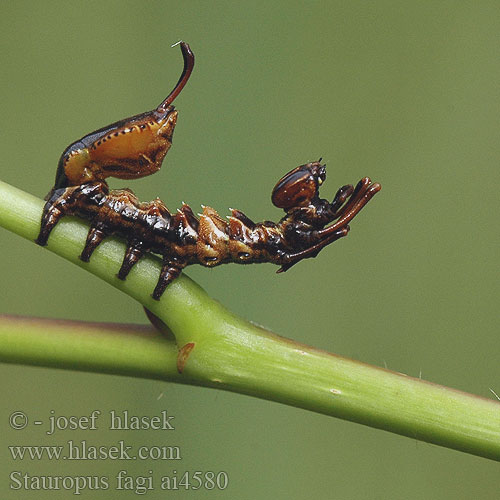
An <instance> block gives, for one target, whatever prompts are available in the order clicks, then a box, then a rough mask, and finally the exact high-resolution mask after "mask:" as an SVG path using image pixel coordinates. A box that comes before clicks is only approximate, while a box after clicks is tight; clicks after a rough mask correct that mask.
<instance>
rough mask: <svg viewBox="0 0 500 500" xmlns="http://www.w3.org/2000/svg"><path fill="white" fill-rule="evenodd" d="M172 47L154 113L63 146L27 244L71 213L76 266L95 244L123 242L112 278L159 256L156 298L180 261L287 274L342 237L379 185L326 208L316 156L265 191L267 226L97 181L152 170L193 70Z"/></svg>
mask: <svg viewBox="0 0 500 500" xmlns="http://www.w3.org/2000/svg"><path fill="white" fill-rule="evenodd" d="M180 46H181V51H182V54H183V58H184V69H183V72H182V74H181V77H180V78H179V81H178V82H177V84H176V86H175V87H174V89H173V90H172V92H171V93H170V94H169V96H168V97H167V98H166V99H165V100H164V101H163V102H162V103H161V104H160V105H159V106H158V107H157V108H156V109H155V110H153V111H150V112H147V113H143V114H140V115H136V116H133V117H131V118H127V119H125V120H121V121H119V122H116V123H114V124H112V125H109V126H108V127H105V128H103V129H99V130H97V131H95V132H92V133H90V134H88V135H86V136H85V137H83V138H82V139H80V140H79V141H76V142H75V143H73V144H71V145H70V146H68V147H67V148H66V149H65V150H64V152H63V154H62V156H61V159H60V160H59V164H58V169H57V174H56V180H55V184H54V187H53V188H52V189H51V191H50V192H49V193H48V195H47V196H46V198H45V199H46V203H45V206H44V209H43V214H42V221H41V228H40V233H39V235H38V238H37V240H36V242H37V243H38V244H39V245H42V246H44V245H46V244H47V241H48V238H49V235H50V233H51V231H52V229H53V228H54V227H55V225H56V224H57V222H58V221H59V220H60V218H61V217H63V216H65V215H77V216H79V217H82V218H84V219H87V220H89V221H90V223H91V227H90V230H89V232H88V236H87V241H86V243H85V246H84V248H83V251H82V253H81V255H80V258H81V259H82V260H83V261H85V262H88V261H89V259H90V257H91V255H92V253H93V252H94V250H95V249H96V248H97V247H98V245H99V244H100V243H101V242H102V241H103V239H104V238H106V237H108V236H111V235H118V236H121V237H123V238H125V239H126V241H127V250H126V252H125V256H124V258H123V262H122V264H121V267H120V269H119V271H118V274H117V276H118V278H120V279H122V280H124V279H125V278H126V277H127V275H128V274H129V272H130V271H131V269H132V267H133V266H134V264H136V263H137V262H138V261H139V260H140V259H141V257H142V256H143V255H144V254H145V253H147V252H151V253H154V254H158V255H161V256H162V269H161V272H160V276H159V279H158V283H157V285H156V287H155V289H154V291H153V294H152V296H153V298H154V299H156V300H159V299H160V297H161V296H162V294H163V292H164V291H165V289H166V287H167V286H168V285H169V284H170V283H171V282H172V281H173V280H175V279H176V278H177V277H178V276H179V275H180V273H181V271H182V270H183V269H184V268H185V267H186V266H188V265H190V264H201V265H203V266H206V267H215V266H218V265H220V264H225V263H229V262H235V263H238V264H251V263H262V262H271V263H274V264H277V265H279V266H280V268H279V269H278V272H284V271H287V270H288V269H290V268H291V267H292V266H293V265H295V264H296V263H298V262H299V261H301V260H302V259H305V258H311V257H315V256H316V255H318V253H319V252H320V251H321V250H322V249H323V248H324V247H326V246H327V245H329V244H330V243H332V242H334V241H336V240H338V239H339V238H342V237H344V236H346V235H347V234H348V232H349V223H350V222H351V220H352V219H353V218H354V217H355V216H356V215H357V214H358V213H359V212H360V210H361V209H362V208H363V207H364V206H365V205H366V204H367V203H368V201H369V200H370V199H371V198H372V197H373V196H374V195H375V194H376V193H377V192H378V191H379V190H380V189H381V186H380V184H378V183H372V182H371V180H370V179H369V178H368V177H365V178H363V179H361V180H360V181H359V182H358V184H357V185H356V187H353V186H352V185H350V184H349V185H345V186H342V187H341V188H340V189H339V190H338V191H337V193H336V195H335V197H334V198H333V200H332V201H331V202H329V201H328V200H325V199H322V198H320V197H319V187H320V186H321V184H322V183H323V182H324V181H325V179H326V166H325V165H324V164H322V163H321V160H320V161H317V162H311V163H306V164H304V165H301V166H299V167H297V168H294V169H293V170H291V171H290V172H288V173H287V174H286V175H285V176H283V177H282V178H281V179H280V180H279V181H278V182H277V184H276V186H275V187H274V189H273V191H272V196H271V200H272V203H273V204H274V205H275V206H276V207H278V208H281V209H283V210H284V211H285V215H284V217H283V218H282V219H281V220H280V221H279V222H277V223H275V222H271V221H264V222H258V223H255V222H253V221H252V220H251V219H250V218H249V217H247V216H246V215H245V214H244V213H243V212H241V211H239V210H232V211H231V215H230V216H229V217H228V218H227V219H228V220H227V221H226V220H224V219H223V218H222V217H221V216H220V215H219V214H218V213H217V212H216V211H215V210H214V209H212V208H210V207H208V206H203V212H202V214H201V215H200V216H199V218H198V217H196V216H195V214H194V213H193V211H192V210H191V208H190V207H189V205H186V204H183V205H182V207H181V208H180V209H178V210H177V211H176V212H175V213H171V212H169V210H168V209H167V207H166V206H165V204H164V203H163V202H162V201H161V200H160V199H158V198H157V199H155V200H153V201H150V202H146V203H143V202H140V201H139V200H138V199H137V197H136V196H135V195H134V193H133V192H132V191H131V190H129V189H117V190H109V187H108V184H107V183H106V180H105V179H106V178H107V177H117V178H120V179H134V178H138V177H143V176H146V175H150V174H152V173H154V172H155V171H157V170H158V169H159V168H160V167H161V164H162V162H163V158H164V157H165V155H166V153H167V151H168V149H169V148H170V146H171V144H172V134H173V129H174V127H175V124H176V121H177V111H175V109H174V106H173V105H172V102H173V100H174V99H175V98H176V97H177V95H178V94H179V93H180V91H181V90H182V88H183V87H184V86H185V84H186V82H187V80H188V79H189V76H190V74H191V71H192V69H193V66H194V55H193V53H192V51H191V49H190V47H189V45H188V44H187V43H185V42H180Z"/></svg>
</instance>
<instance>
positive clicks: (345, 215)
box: [317, 177, 382, 237]
mask: <svg viewBox="0 0 500 500" xmlns="http://www.w3.org/2000/svg"><path fill="white" fill-rule="evenodd" d="M360 183H362V184H361V188H360V190H359V192H358V193H354V194H353V195H352V197H353V198H354V200H353V201H352V202H351V200H349V202H348V203H347V206H346V207H345V209H344V210H343V211H342V212H341V216H340V219H339V220H338V221H337V222H335V224H332V225H331V226H329V227H327V228H325V229H322V230H320V231H318V232H317V234H318V236H320V237H327V236H329V235H331V234H333V233H335V232H336V231H337V230H338V229H340V228H341V227H343V226H346V225H347V224H348V223H349V222H350V221H351V220H352V219H354V217H356V215H357V214H358V213H359V212H360V211H361V209H362V208H363V207H364V206H365V205H366V204H367V203H368V202H369V201H370V200H371V199H372V198H373V196H374V195H375V194H376V193H378V192H379V191H380V189H381V187H382V186H381V185H380V184H378V183H374V184H371V180H370V179H369V178H368V177H365V178H364V179H362V180H361V181H360Z"/></svg>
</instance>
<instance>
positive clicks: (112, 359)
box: [0, 182, 500, 461]
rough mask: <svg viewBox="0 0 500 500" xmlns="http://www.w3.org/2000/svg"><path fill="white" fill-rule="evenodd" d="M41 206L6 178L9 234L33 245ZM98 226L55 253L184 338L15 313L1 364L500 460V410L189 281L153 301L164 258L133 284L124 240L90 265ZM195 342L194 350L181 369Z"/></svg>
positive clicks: (0, 332) (142, 270)
mask: <svg viewBox="0 0 500 500" xmlns="http://www.w3.org/2000/svg"><path fill="white" fill-rule="evenodd" d="M42 204H43V203H42V201H41V200H38V199H36V198H33V197H32V196H30V195H28V194H27V193H24V192H22V191H19V190H17V189H16V188H13V187H11V186H8V185H6V184H4V183H1V182H0V225H2V226H4V227H6V228H7V229H9V230H11V231H13V232H15V233H17V234H19V235H21V236H23V237H25V238H27V239H29V240H34V239H35V237H36V235H37V232H38V229H39V224H40V222H39V221H40V217H41V208H42ZM87 231H88V225H87V224H86V223H84V222H82V221H80V220H76V219H73V218H69V217H67V218H64V219H63V220H62V221H61V222H60V223H59V224H58V225H57V227H56V228H55V230H54V231H53V234H52V235H51V237H50V239H49V245H48V249H49V250H51V251H53V252H55V253H57V254H59V255H61V256H63V257H65V258H66V259H68V260H70V261H72V262H74V263H75V264H77V265H79V266H81V267H84V268H85V269H87V270H88V271H90V272H92V273H94V274H95V275H97V276H99V277H100V278H102V279H104V280H106V281H107V282H109V283H111V284H112V285H113V286H115V287H117V288H119V289H120V290H122V291H124V292H125V293H127V294H128V295H130V296H132V297H134V298H135V299H136V300H137V301H138V302H140V303H141V304H143V305H144V306H145V307H147V308H148V309H150V310H151V311H152V312H153V313H154V314H155V315H156V316H158V317H159V318H160V319H161V320H162V321H163V322H165V323H166V325H167V326H168V327H169V328H170V330H171V331H172V332H173V334H174V335H175V341H173V340H167V339H166V338H162V337H161V335H160V334H159V333H155V332H154V331H153V330H152V328H150V327H149V328H145V327H139V326H123V325H122V326H120V327H116V326H112V325H95V324H94V325H92V324H86V323H83V324H78V323H74V322H54V321H48V320H44V321H42V320H28V319H17V320H15V319H13V318H12V317H7V318H4V320H3V321H2V322H0V361H4V362H12V363H23V364H32V365H40V366H52V367H54V366H56V367H60V368H72V369H77V370H86V371H92V372H103V373H115V374H123V375H129V376H137V377H145V378H155V379H163V380H173V381H176V382H181V383H188V384H194V385H202V386H210V387H216V388H220V389H225V390H230V391H234V392H239V393H243V394H249V395H252V396H256V397H260V398H264V399H270V400H273V401H279V402H281V403H285V404H289V405H293V406H297V407H301V408H305V409H308V410H311V411H315V412H319V413H324V414H326V415H332V416H335V417H339V418H343V419H346V420H351V421H354V422H358V423H362V424H365V425H369V426H372V427H376V428H380V429H384V430H387V431H390V432H394V433H398V434H402V435H405V436H408V437H411V438H413V439H418V440H422V441H427V442H429V443H434V444H438V445H441V446H446V447H449V448H454V449H457V450H461V451H464V452H468V453H472V454H475V455H480V456H483V457H487V458H491V459H495V460H499V461H500V403H498V402H496V401H493V400H490V399H485V398H481V397H478V396H473V395H470V394H466V393H463V392H460V391H456V390H453V389H449V388H446V387H443V386H439V385H435V384H431V383H429V382H425V381H423V380H420V379H415V378H413V377H408V376H405V375H402V374H399V373H395V372H391V371H389V370H384V369H381V368H377V367H373V366H369V365H366V364H363V363H360V362H357V361H354V360H350V359H346V358H342V357H340V356H336V355H333V354H329V353H326V352H323V351H320V350H317V349H314V348H312V347H308V346H305V345H301V344H298V343H296V342H293V341H291V340H288V339H285V338H283V337H279V336H277V335H275V334H273V333H271V332H269V331H267V330H264V329H262V328H259V327H257V326H255V325H252V324H250V323H248V322H247V321H245V320H243V319H241V318H239V317H237V316H235V315H234V314H232V313H230V312H229V311H227V310H226V309H225V308H224V307H222V306H221V305H220V304H219V303H217V302H216V301H214V300H213V299H211V298H210V297H208V296H207V294H206V293H205V292H204V291H203V290H202V289H201V288H200V287H199V286H198V285H197V284H196V283H194V282H193V281H191V280H190V279H189V278H188V277H186V276H185V275H183V276H181V277H180V278H179V279H178V280H176V281H175V282H174V283H173V284H172V285H170V286H169V287H168V288H167V291H166V292H165V294H164V295H163V297H162V299H161V300H160V301H154V300H153V299H152V298H151V296H150V293H151V291H152V290H153V288H154V285H155V284H156V281H157V278H158V273H159V269H160V264H159V259H158V258H156V257H155V256H147V257H146V258H144V259H143V260H141V261H140V262H139V263H138V264H137V265H136V266H135V268H134V269H133V270H132V272H131V273H130V275H129V277H128V278H127V280H126V281H124V282H122V281H120V280H118V279H117V278H116V276H115V274H116V272H117V270H118V268H119V266H120V264H121V260H122V258H123V254H124V251H125V245H124V244H123V243H122V242H120V241H118V240H116V239H109V240H107V241H105V242H104V243H103V244H102V245H100V246H99V247H98V249H97V250H96V252H95V253H94V255H93V256H92V259H91V262H90V263H89V264H84V263H82V262H81V261H79V259H78V255H79V253H80V251H81V249H82V247H83V244H84V241H85V237H86V233H87ZM40 251H42V249H40ZM186 344H194V348H193V349H192V351H191V353H190V355H189V356H188V357H187V359H186V360H185V363H184V366H183V371H182V373H179V371H178V370H177V366H178V362H179V359H180V356H179V352H184V351H183V349H182V348H183V346H186ZM179 349H180V350H181V351H179ZM181 357H182V356H181Z"/></svg>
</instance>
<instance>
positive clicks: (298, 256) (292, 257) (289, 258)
mask: <svg viewBox="0 0 500 500" xmlns="http://www.w3.org/2000/svg"><path fill="white" fill-rule="evenodd" d="M349 230H350V227H349V226H345V227H343V228H342V229H337V230H336V231H334V232H333V233H332V234H329V235H328V236H327V237H326V238H323V239H322V240H320V241H319V243H316V244H315V245H312V246H310V247H309V248H306V249H305V250H302V251H301V252H296V253H292V254H288V255H286V257H284V258H283V264H282V265H281V267H280V268H279V269H278V270H277V271H276V273H278V274H279V273H284V272H285V271H288V269H290V268H291V267H292V266H293V265H295V264H297V263H298V262H300V261H301V260H302V259H307V258H308V257H316V255H318V253H319V252H320V250H321V249H322V248H324V247H325V246H327V245H329V244H330V243H333V242H334V241H337V240H338V239H340V238H343V237H344V236H347V234H348V233H349Z"/></svg>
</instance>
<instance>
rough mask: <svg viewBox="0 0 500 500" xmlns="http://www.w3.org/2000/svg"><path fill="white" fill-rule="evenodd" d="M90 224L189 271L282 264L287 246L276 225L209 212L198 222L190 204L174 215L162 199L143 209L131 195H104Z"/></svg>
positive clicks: (240, 215)
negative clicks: (195, 266)
mask: <svg viewBox="0 0 500 500" xmlns="http://www.w3.org/2000/svg"><path fill="white" fill-rule="evenodd" d="M82 215H83V214H82ZM90 218H91V220H92V227H96V228H98V229H99V230H101V231H103V232H104V233H106V235H111V234H117V235H120V236H123V237H124V238H126V239H127V241H128V243H129V246H131V247H136V248H138V249H140V250H141V251H149V252H153V253H157V254H160V255H162V256H168V257H169V258H170V259H174V260H178V261H179V263H182V264H184V265H188V264H194V263H199V264H202V265H204V266H206V267H214V266H217V265H219V264H223V263H225V262H238V263H241V264H246V263H253V262H263V261H266V262H273V261H276V262H277V260H276V257H277V256H278V255H279V253H280V246H283V238H282V234H281V228H280V226H279V225H277V224H274V223H272V222H266V223H258V224H255V223H253V222H252V221H251V220H250V219H249V218H248V217H246V216H245V215H244V214H243V213H242V212H240V211H239V210H232V215H231V216H230V217H228V221H226V220H224V219H222V218H221V217H220V215H219V214H218V213H217V212H216V211H215V210H214V209H213V208H210V207H207V206H204V207H203V212H202V214H200V217H199V219H198V218H197V217H196V216H195V215H194V213H193V211H192V210H191V208H190V207H189V205H186V204H184V205H183V206H182V207H181V208H180V209H179V210H178V211H177V212H176V213H175V214H171V213H170V212H169V210H168V209H167V207H166V206H165V205H164V203H163V202H162V201H161V200H160V199H155V200H153V201H151V202H147V203H141V202H140V201H139V200H138V199H137V197H136V196H135V195H134V194H133V193H132V192H131V191H129V190H127V189H124V190H114V191H111V192H109V193H108V194H103V196H102V198H101V199H99V200H98V203H96V205H95V212H94V214H93V215H92V216H91V217H90ZM282 250H283V251H285V250H286V248H284V247H283V249H282Z"/></svg>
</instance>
